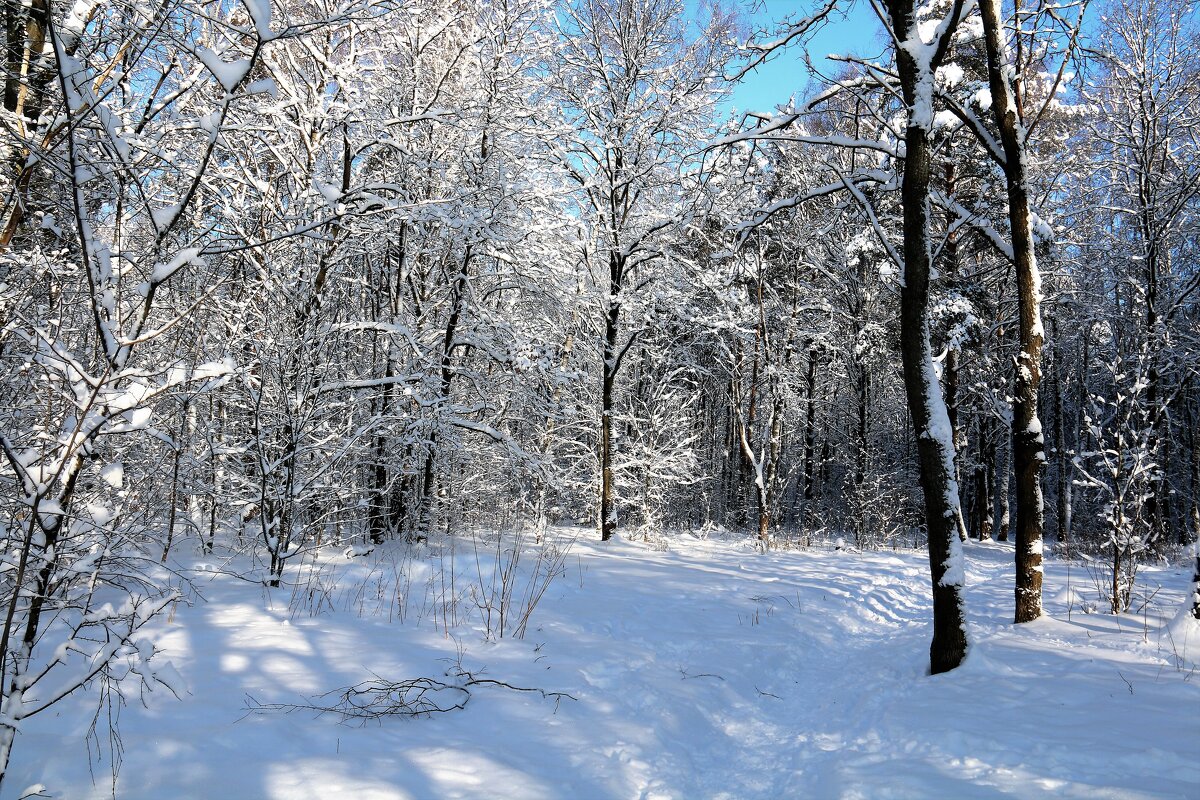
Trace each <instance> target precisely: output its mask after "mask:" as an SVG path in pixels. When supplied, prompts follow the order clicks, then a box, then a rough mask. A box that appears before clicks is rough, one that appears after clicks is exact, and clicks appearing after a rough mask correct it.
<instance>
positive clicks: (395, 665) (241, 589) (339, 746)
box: [6, 536, 1200, 800]
mask: <svg viewBox="0 0 1200 800" xmlns="http://www.w3.org/2000/svg"><path fill="white" fill-rule="evenodd" d="M380 557H382V558H383V559H384V563H387V559H388V558H389V557H391V556H390V555H389V553H388V552H387V551H384V552H382V553H377V554H375V555H373V556H370V557H369V558H368V559H356V560H355V561H354V562H353V563H348V562H345V560H344V559H342V557H341V556H334V555H330V556H329V560H328V564H329V566H328V567H327V572H326V574H325V577H326V580H325V583H324V588H325V589H326V590H328V595H327V597H328V600H329V601H330V603H331V604H332V605H333V606H335V607H336V608H338V609H339V610H337V611H334V612H328V611H326V612H323V613H320V614H317V615H315V616H314V615H310V614H307V613H305V612H304V611H303V610H300V611H299V613H298V611H297V609H298V608H300V609H303V607H305V606H312V605H315V604H317V602H318V601H319V600H320V597H321V596H323V595H321V593H320V592H317V593H316V594H315V595H314V596H315V597H316V599H315V600H314V599H312V597H309V598H305V599H304V602H301V603H299V604H293V605H292V607H291V608H289V601H290V600H291V599H292V598H293V597H294V594H293V592H291V591H289V590H288V589H286V588H285V589H278V590H274V594H273V595H272V594H270V593H268V592H267V590H265V589H263V588H261V587H259V586H257V585H254V584H251V583H247V582H244V581H240V580H236V579H234V578H231V577H228V576H217V577H215V578H210V577H207V576H206V577H204V578H202V579H200V580H199V581H198V582H197V586H198V588H199V591H200V593H201V594H203V595H204V597H205V598H206V602H199V601H197V602H196V603H195V604H194V605H193V606H191V607H181V608H180V609H179V610H178V612H177V613H176V614H175V615H174V618H173V620H172V621H171V623H170V624H166V623H165V621H164V623H163V624H162V625H161V626H160V628H161V630H162V635H161V639H160V645H161V646H162V647H163V648H164V650H165V653H166V655H167V657H169V658H170V659H171V660H173V661H174V662H175V664H176V666H177V667H178V668H179V669H180V671H181V672H182V673H183V675H184V677H185V678H186V680H187V681H188V684H189V688H190V692H191V694H190V695H188V696H186V697H184V699H183V700H182V701H181V702H176V701H174V700H173V699H171V698H170V697H162V696H158V695H157V694H156V695H154V696H151V697H149V698H147V707H141V706H140V705H137V704H132V705H130V706H129V707H127V708H125V709H124V711H123V712H122V714H121V728H122V734H123V741H124V747H125V757H124V764H123V766H122V769H121V777H120V781H119V784H118V791H117V796H118V797H119V798H122V799H123V800H162V799H163V798H222V800H224V799H226V798H246V799H247V800H249V799H250V798H269V799H270V800H328V799H329V798H353V799H354V800H399V799H400V798H488V800H494V799H495V798H522V799H533V798H645V799H646V800H650V798H663V799H665V798H681V799H683V798H689V799H690V798H731V799H733V798H737V799H739V800H741V799H750V798H764V799H765V798H805V799H806V800H807V799H808V798H817V799H820V798H929V797H946V798H951V797H952V798H1001V797H1008V798H1012V797H1034V796H1037V797H1043V796H1045V797H1078V798H1090V799H1091V798H1130V799H1133V798H1196V797H1200V762H1198V760H1197V757H1196V756H1197V752H1198V751H1200V677H1196V676H1195V674H1194V672H1193V670H1192V669H1191V668H1190V667H1189V666H1188V665H1187V664H1183V665H1182V666H1181V662H1180V660H1179V659H1178V658H1177V657H1176V655H1175V652H1176V651H1177V650H1179V649H1180V648H1181V646H1182V643H1179V642H1172V640H1171V639H1170V638H1169V637H1168V635H1167V634H1166V632H1165V631H1166V629H1165V627H1164V623H1165V622H1166V621H1169V620H1167V619H1166V617H1168V616H1170V614H1173V613H1174V610H1175V608H1176V607H1177V605H1178V604H1179V603H1181V602H1182V594H1183V590H1184V588H1185V587H1186V585H1187V577H1188V576H1187V575H1185V574H1184V572H1183V570H1182V569H1179V570H1175V569H1147V570H1144V571H1143V573H1142V575H1141V576H1139V577H1140V580H1141V581H1142V585H1143V587H1145V586H1153V585H1157V584H1159V583H1161V584H1163V586H1164V588H1163V590H1162V591H1161V592H1160V593H1159V594H1158V595H1157V596H1156V597H1155V598H1154V600H1153V602H1152V603H1151V605H1150V607H1148V608H1147V613H1146V615H1145V617H1144V618H1143V616H1136V617H1135V616H1133V615H1129V616H1126V617H1122V618H1120V619H1117V618H1114V617H1112V616H1109V615H1102V614H1082V613H1081V612H1080V611H1079V607H1078V603H1076V605H1075V608H1074V611H1073V612H1072V614H1071V618H1070V620H1069V621H1068V620H1067V603H1066V600H1067V597H1068V593H1067V591H1066V574H1065V565H1064V564H1063V563H1061V562H1049V563H1048V565H1047V575H1046V597H1047V611H1048V616H1047V618H1045V619H1043V620H1041V621H1039V622H1036V623H1033V624H1030V625H1024V626H1020V627H1014V626H1012V625H1010V624H1009V621H1010V618H1011V606H1012V597H1011V591H1012V590H1011V585H1012V577H1011V575H1012V566H1011V563H1012V551H1011V549H1010V548H1008V547H1006V546H1004V545H1000V544H985V545H979V544H972V545H970V546H969V547H968V550H967V558H968V566H969V569H968V584H969V588H968V594H967V603H968V609H969V611H970V624H971V632H970V633H971V639H972V650H971V653H970V655H969V657H968V660H967V662H966V664H965V665H964V666H963V667H962V668H960V669H958V670H956V671H954V672H951V673H948V674H946V675H941V676H937V677H927V676H926V675H925V668H926V663H927V647H928V637H929V623H928V615H929V599H928V589H927V585H926V583H927V580H928V578H927V568H926V563H925V557H924V555H923V554H921V553H914V552H898V553H865V554H856V553H849V552H835V551H828V550H808V551H799V552H796V551H788V552H772V553H769V554H766V555H762V554H758V553H755V552H754V551H753V550H751V549H749V548H748V547H746V546H745V545H743V544H740V543H730V542H723V541H714V540H699V539H695V538H692V537H690V536H683V537H679V538H675V539H672V540H671V548H670V550H669V551H667V552H659V551H655V550H651V549H648V548H646V547H644V546H642V545H639V544H634V543H628V542H620V541H618V542H614V543H610V545H601V544H599V543H591V542H582V541H581V542H579V543H577V544H576V545H575V548H574V549H573V550H572V554H571V557H570V558H569V560H568V564H569V566H568V569H567V574H566V575H565V576H564V577H562V578H560V579H559V580H557V581H556V582H555V583H554V584H553V585H552V586H551V588H550V590H549V592H548V593H547V595H546V597H545V599H544V600H543V602H542V605H541V606H539V607H538V609H537V610H536V611H535V613H534V617H533V623H532V624H531V628H530V631H529V634H528V636H527V637H526V638H525V639H524V640H512V639H503V640H501V641H499V642H484V641H481V636H480V633H479V628H478V625H477V623H478V618H477V617H473V618H472V619H471V621H470V622H468V623H467V624H465V625H460V626H459V627H457V628H455V627H453V626H452V627H451V630H450V633H451V635H450V636H447V635H445V632H444V630H443V629H442V628H441V627H439V626H438V625H437V624H435V623H434V622H433V620H432V616H431V615H428V614H427V615H426V616H424V618H423V619H422V621H421V622H420V623H419V624H418V623H417V621H416V619H415V618H410V619H409V620H408V622H406V623H405V624H399V623H398V622H389V621H387V620H386V619H385V618H384V617H385V616H386V613H385V612H384V611H383V609H384V608H385V607H386V605H387V604H386V602H376V603H375V604H374V605H372V602H371V600H370V597H369V591H364V593H363V594H358V593H357V591H356V590H358V589H365V590H369V589H370V587H371V585H372V584H371V581H369V580H365V579H366V575H367V570H368V563H367V562H368V561H370V560H372V559H379V558H380ZM339 559H341V560H340V561H339ZM467 561H468V559H465V558H464V559H463V560H462V561H460V562H459V564H458V568H459V569H461V568H463V566H464V565H465V564H466V562H467ZM376 563H378V562H376ZM334 571H336V573H337V575H338V576H340V577H338V579H337V588H334V587H333V585H332V580H331V578H332V574H331V573H332V572H334ZM374 575H375V578H373V579H372V580H375V579H377V577H378V575H379V573H374ZM1072 578H1073V580H1074V582H1075V586H1074V587H1073V593H1074V596H1079V595H1087V594H1094V590H1093V589H1092V587H1091V581H1090V578H1089V577H1088V576H1087V575H1086V573H1085V572H1082V571H1081V570H1080V569H1079V567H1078V566H1076V567H1075V568H1074V573H1073V575H1072ZM459 580H461V577H460V578H459ZM348 607H355V608H358V609H361V610H362V611H363V612H364V613H363V614H361V615H360V614H357V613H353V612H351V611H348V610H346V609H347V608H348ZM375 611H378V613H374V612H375ZM393 611H394V609H393ZM1194 630H1195V635H1196V636H1197V637H1200V629H1194ZM1198 644H1200V642H1197V643H1192V644H1191V645H1189V646H1190V647H1191V648H1192V650H1193V652H1195V651H1200V647H1197V646H1196V645H1198ZM459 659H461V665H462V667H464V668H465V669H467V670H469V671H471V672H473V673H476V674H485V675H486V676H489V677H493V678H496V679H499V680H503V681H507V682H510V683H512V684H515V685H520V686H527V687H539V688H543V689H546V690H551V691H562V692H568V693H570V694H571V695H573V696H574V697H575V698H577V699H576V700H575V701H573V702H572V701H570V700H565V701H563V702H562V703H561V704H559V706H558V707H557V710H556V708H555V704H554V702H553V701H550V700H544V699H542V698H540V697H539V696H536V695H529V694H522V693H516V692H510V691H507V690H505V689H500V688H481V689H479V690H478V691H476V693H475V697H474V698H473V699H472V700H471V703H470V705H469V706H468V708H467V709H466V710H465V711H461V712H456V713H453V714H447V715H440V716H437V717H433V718H428V719H423V720H389V721H387V722H385V723H384V724H383V725H368V726H367V727H361V728H360V727H353V726H348V725H345V724H340V723H339V722H337V721H336V720H334V719H332V718H315V717H313V715H311V714H307V713H299V712H298V713H293V714H290V715H280V714H274V715H251V716H246V708H245V705H246V697H247V695H251V696H253V697H254V698H256V699H257V700H259V701H262V702H297V701H301V700H302V699H303V697H304V696H312V695H314V694H317V693H319V692H324V691H327V690H330V689H334V688H338V687H342V686H347V685H350V684H352V683H355V682H357V681H359V680H362V679H364V678H367V677H370V674H371V673H375V674H378V675H381V676H385V677H388V678H394V679H399V678H408V677H417V676H441V675H442V674H443V673H444V672H445V671H446V670H447V669H448V668H450V666H451V665H452V664H453V663H454V662H456V661H458V660H459ZM82 708H83V703H82V700H81V701H80V702H79V703H75V704H74V705H68V706H64V707H63V709H62V711H61V713H60V716H58V717H55V718H49V719H46V720H38V721H37V722H36V724H35V725H30V726H29V728H28V729H27V730H26V732H24V733H23V734H22V735H21V736H20V737H19V739H18V742H17V747H16V750H15V753H14V758H15V764H14V769H13V774H12V776H11V777H12V780H11V781H9V782H7V783H8V788H9V789H18V788H20V787H21V786H25V785H27V784H30V783H35V782H41V783H45V784H46V785H47V786H48V787H49V789H50V790H51V791H52V792H53V793H54V794H55V796H58V797H63V798H87V797H94V798H100V797H105V796H110V795H109V788H108V786H107V783H106V781H105V780H104V770H105V769H106V768H107V764H102V765H100V766H98V767H96V769H97V777H98V780H97V783H96V785H94V786H93V784H92V782H91V780H90V778H89V776H88V772H87V767H86V762H87V756H86V751H85V750H84V745H83V734H84V732H85V730H86V723H82V724H75V723H76V721H78V720H79V719H81V717H79V716H78V715H79V714H81V713H82V712H81V709H82ZM73 715H75V716H73ZM6 796H10V795H7V794H6Z"/></svg>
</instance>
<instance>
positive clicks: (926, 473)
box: [887, 0, 967, 674]
mask: <svg viewBox="0 0 1200 800" xmlns="http://www.w3.org/2000/svg"><path fill="white" fill-rule="evenodd" d="M887 8H888V15H889V16H890V17H891V22H892V26H893V30H894V32H895V35H896V38H897V40H899V41H906V40H908V39H909V37H910V36H913V35H914V34H913V29H914V27H915V26H916V24H917V20H916V15H915V9H914V7H913V0H889V2H888V4H887ZM961 11H962V5H961V3H960V2H957V0H956V2H955V5H954V8H953V9H952V10H951V11H950V12H949V13H950V14H951V15H952V17H953V19H952V23H954V24H951V25H950V26H949V30H948V31H947V32H946V34H947V35H946V37H945V38H944V39H943V40H942V43H941V44H940V45H939V46H938V47H937V48H936V51H935V52H934V53H933V54H932V55H931V57H930V59H929V63H927V64H919V63H918V62H917V61H916V59H915V58H914V56H913V54H912V53H911V52H909V51H908V50H907V49H906V48H903V47H901V48H897V67H898V71H899V75H900V84H901V88H902V90H903V92H904V100H905V103H906V104H907V105H908V107H909V123H908V127H907V129H906V131H905V136H904V141H905V158H904V174H903V179H902V184H901V190H900V191H901V202H902V204H903V207H904V247H903V257H904V284H903V286H902V287H901V290H900V351H901V356H902V360H903V363H904V387H905V392H906V394H907V396H908V406H909V411H910V413H911V416H912V421H913V430H914V433H915V436H916V444H917V455H918V460H919V465H920V476H921V489H922V492H923V494H924V498H925V524H926V527H927V529H928V534H929V536H928V541H929V567H930V576H931V578H932V584H933V641H932V643H931V644H930V648H929V655H930V671H931V672H932V673H934V674H937V673H941V672H947V671H949V670H952V669H954V668H955V667H957V666H958V665H959V664H961V663H962V660H963V658H964V657H965V656H966V652H967V634H966V615H965V613H964V610H963V597H962V588H963V587H962V582H963V564H962V549H961V548H962V543H961V542H960V541H959V539H958V526H957V524H956V515H957V512H958V487H957V486H956V485H955V481H954V443H953V440H952V439H951V432H950V431H949V430H948V429H949V427H950V421H949V417H948V416H947V413H946V405H945V401H944V400H943V399H942V396H941V388H940V387H939V385H938V380H937V377H936V375H935V374H934V369H933V352H932V347H931V345H930V342H929V270H930V263H929V252H930V249H929V218H928V206H929V188H930V144H929V129H928V125H929V123H930V120H929V119H926V118H925V117H928V116H929V115H931V114H932V110H931V108H929V107H925V104H928V103H931V102H932V98H931V97H930V96H929V94H925V95H924V96H921V94H920V93H921V92H928V85H927V84H928V82H930V81H932V76H931V75H930V74H928V71H931V70H935V69H936V68H937V66H938V65H939V64H940V63H941V61H942V59H943V58H944V56H945V49H946V47H948V45H949V36H950V35H952V33H953V31H954V29H955V28H956V27H957V21H958V18H959V16H960V14H961ZM919 105H920V106H921V107H919Z"/></svg>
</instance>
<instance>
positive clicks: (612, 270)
mask: <svg viewBox="0 0 1200 800" xmlns="http://www.w3.org/2000/svg"><path fill="white" fill-rule="evenodd" d="M624 274H625V265H624V262H623V261H622V259H621V258H620V257H619V256H618V255H617V254H616V253H614V254H612V255H610V256H609V301H608V310H607V313H606V314H605V315H604V363H603V365H602V368H601V376H600V539H601V541H605V542H607V541H608V540H609V539H611V538H612V537H613V536H614V535H616V533H617V505H616V479H615V477H614V474H613V442H612V426H613V407H614V403H613V388H614V386H615V385H616V378H617V369H618V368H619V367H620V356H619V354H618V352H617V340H618V336H619V334H620V323H621V299H620V298H621V294H620V293H621V286H622V283H623V282H624Z"/></svg>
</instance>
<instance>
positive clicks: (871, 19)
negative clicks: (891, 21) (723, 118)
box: [729, 0, 883, 112]
mask: <svg viewBox="0 0 1200 800" xmlns="http://www.w3.org/2000/svg"><path fill="white" fill-rule="evenodd" d="M814 5H816V0H810V2H805V1H804V0H763V2H760V3H759V9H758V10H757V11H756V12H755V13H753V14H748V15H747V18H748V20H749V21H750V24H751V26H752V27H763V26H768V27H769V26H770V25H771V23H772V22H774V21H776V20H778V19H781V18H782V17H785V16H787V15H789V14H790V15H793V16H794V17H796V18H800V17H803V16H806V15H807V14H808V13H810V11H811V9H812V8H813V6H814ZM845 5H846V6H847V7H848V9H849V10H848V11H843V12H837V13H835V14H834V15H833V17H831V19H830V20H829V21H828V22H827V23H826V24H825V26H824V27H823V28H822V29H821V30H820V32H819V33H817V35H816V36H815V37H813V39H812V40H811V41H810V42H809V45H808V49H809V51H810V52H811V53H812V58H813V62H814V63H815V64H816V65H817V66H818V68H820V69H822V70H830V71H831V70H832V68H833V67H834V65H833V64H831V63H830V62H828V61H826V60H825V56H826V55H828V54H830V53H855V54H857V55H869V56H874V55H878V54H879V52H880V51H881V50H882V49H883V46H882V44H881V43H880V39H879V33H878V32H879V23H878V21H877V20H876V19H875V16H874V14H872V13H871V10H870V8H869V6H868V5H867V4H866V2H864V0H858V2H854V3H850V2H849V0H847V2H846V3H845ZM808 80H809V76H808V73H807V71H806V69H805V67H804V57H803V50H802V47H801V46H800V45H796V44H793V45H792V46H791V47H790V48H788V50H787V51H785V52H784V53H782V54H780V55H779V56H777V57H776V58H775V59H774V60H772V61H771V62H770V63H768V64H765V65H763V66H761V67H759V68H758V69H757V70H755V72H753V73H751V74H750V75H748V76H746V79H745V80H744V81H743V82H742V85H740V86H739V87H738V88H737V89H736V90H735V91H734V94H733V97H732V99H731V100H730V102H729V105H730V106H731V107H736V108H737V109H738V110H740V111H767V112H769V111H772V110H773V109H774V107H775V106H776V105H778V104H781V103H785V102H787V100H788V98H789V97H790V96H791V95H793V94H797V93H799V94H803V89H804V87H805V85H806V84H807V83H808Z"/></svg>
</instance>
